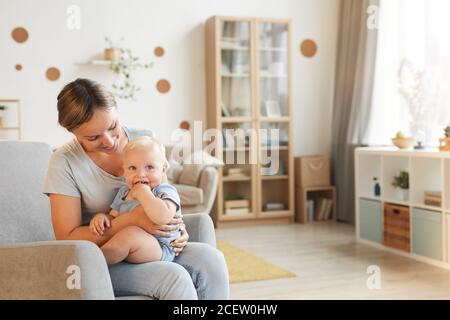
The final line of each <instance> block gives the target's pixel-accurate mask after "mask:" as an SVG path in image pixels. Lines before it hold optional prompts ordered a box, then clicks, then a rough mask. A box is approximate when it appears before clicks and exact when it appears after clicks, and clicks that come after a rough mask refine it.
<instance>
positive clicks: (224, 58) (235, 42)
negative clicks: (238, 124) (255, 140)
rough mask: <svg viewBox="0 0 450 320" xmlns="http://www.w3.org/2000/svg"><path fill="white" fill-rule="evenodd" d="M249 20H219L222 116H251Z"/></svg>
mask: <svg viewBox="0 0 450 320" xmlns="http://www.w3.org/2000/svg"><path fill="white" fill-rule="evenodd" d="M250 25H251V24H250V21H221V32H220V35H221V36H220V61H221V66H220V68H221V70H220V73H221V98H222V100H221V103H222V106H221V109H222V116H223V117H251V116H252V112H251V110H252V100H251V88H252V87H251V58H250V51H251V50H250V37H251V36H250V35H251V32H250V30H251V29H250Z"/></svg>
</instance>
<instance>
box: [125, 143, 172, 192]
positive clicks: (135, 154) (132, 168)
mask: <svg viewBox="0 0 450 320" xmlns="http://www.w3.org/2000/svg"><path fill="white" fill-rule="evenodd" d="M123 170H124V176H125V181H126V183H127V185H128V188H130V189H131V188H133V186H134V185H136V184H138V183H143V184H146V185H148V186H150V187H151V188H154V187H156V186H158V185H160V184H161V181H162V178H163V175H164V174H165V173H166V166H165V159H164V158H163V157H162V155H161V152H159V151H158V149H157V148H156V147H152V148H142V147H138V148H135V149H133V150H128V151H127V152H126V153H125V155H124V158H123Z"/></svg>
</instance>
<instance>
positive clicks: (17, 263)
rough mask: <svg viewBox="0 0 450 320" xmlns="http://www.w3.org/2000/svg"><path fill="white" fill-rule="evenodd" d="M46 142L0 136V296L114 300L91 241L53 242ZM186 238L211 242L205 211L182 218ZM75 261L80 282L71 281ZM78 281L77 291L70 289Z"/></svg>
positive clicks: (101, 259) (100, 256) (211, 230)
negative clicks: (45, 188) (45, 187)
mask: <svg viewBox="0 0 450 320" xmlns="http://www.w3.org/2000/svg"><path fill="white" fill-rule="evenodd" d="M50 155H51V149H50V147H49V146H48V145H47V144H45V143H35V142H12V141H11V142H7V141H0V299H114V298H115V297H114V291H113V286H112V283H111V277H110V273H109V270H108V266H107V264H106V261H105V259H104V257H103V254H102V252H101V250H100V249H99V248H98V247H97V246H96V245H95V244H93V243H91V242H89V241H55V238H54V233H53V230H52V225H51V215H50V208H49V201H48V198H47V197H46V196H45V195H43V194H42V185H43V181H44V178H45V174H46V170H47V164H48V160H49V158H50ZM185 223H186V225H187V228H188V230H189V234H190V239H189V241H194V242H204V243H209V244H211V245H213V246H215V234H214V228H213V225H212V221H211V219H210V218H209V216H207V215H189V216H186V217H185ZM73 266H79V268H80V269H81V270H82V272H83V276H82V277H80V280H81V282H80V283H78V284H77V283H76V281H74V282H71V281H72V280H73V279H75V278H72V280H71V275H75V273H76V272H77V270H76V269H73ZM77 285H79V288H80V289H79V290H72V289H69V290H68V288H73V286H77Z"/></svg>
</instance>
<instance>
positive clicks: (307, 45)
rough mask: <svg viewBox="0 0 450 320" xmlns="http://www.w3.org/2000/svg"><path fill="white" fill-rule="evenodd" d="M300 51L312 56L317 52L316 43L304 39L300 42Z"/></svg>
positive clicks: (308, 56) (306, 55)
mask: <svg viewBox="0 0 450 320" xmlns="http://www.w3.org/2000/svg"><path fill="white" fill-rule="evenodd" d="M300 52H301V53H302V54H303V55H304V56H305V57H307V58H311V57H314V56H315V55H316V53H317V44H316V42H315V41H314V40H311V39H306V40H304V41H303V42H302V43H301V44H300Z"/></svg>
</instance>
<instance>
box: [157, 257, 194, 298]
mask: <svg viewBox="0 0 450 320" xmlns="http://www.w3.org/2000/svg"><path fill="white" fill-rule="evenodd" d="M164 271H165V277H164V286H163V290H162V291H160V295H161V299H169V300H171V299H179V298H180V297H183V299H186V300H197V299H198V297H197V292H196V290H195V287H194V285H193V283H192V278H191V276H190V274H189V273H188V272H187V270H186V269H185V268H183V266H180V265H179V264H176V263H173V262H168V263H166V264H165V270H164Z"/></svg>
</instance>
